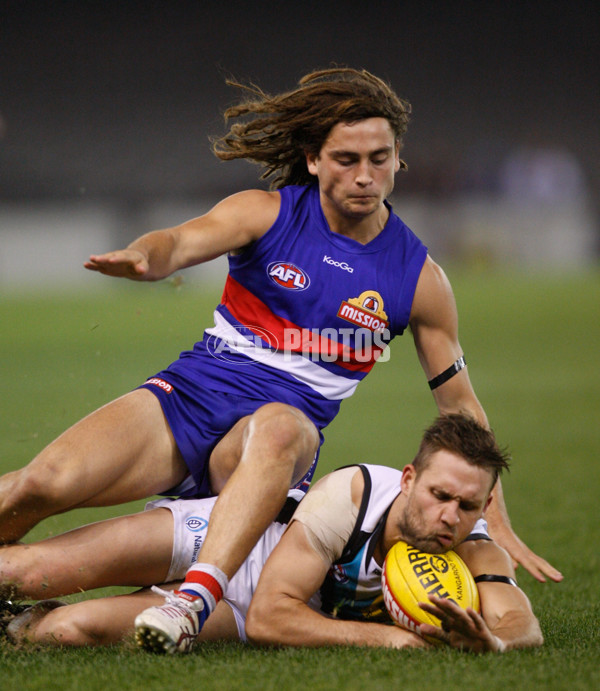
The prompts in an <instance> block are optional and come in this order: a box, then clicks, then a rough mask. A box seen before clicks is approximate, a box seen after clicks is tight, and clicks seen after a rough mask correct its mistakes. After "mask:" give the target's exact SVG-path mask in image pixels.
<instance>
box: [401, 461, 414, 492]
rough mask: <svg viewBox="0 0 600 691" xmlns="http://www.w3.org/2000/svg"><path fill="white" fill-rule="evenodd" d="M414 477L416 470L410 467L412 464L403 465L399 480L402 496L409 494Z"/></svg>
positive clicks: (412, 466)
mask: <svg viewBox="0 0 600 691" xmlns="http://www.w3.org/2000/svg"><path fill="white" fill-rule="evenodd" d="M416 477H417V470H416V468H415V466H414V465H412V463H409V464H408V465H405V466H404V468H403V469H402V478H401V479H400V489H401V490H402V493H403V494H407V493H409V492H410V489H411V487H412V486H413V484H414V482H415V479H416Z"/></svg>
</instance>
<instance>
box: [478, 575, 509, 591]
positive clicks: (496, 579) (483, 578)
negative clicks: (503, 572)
mask: <svg viewBox="0 0 600 691" xmlns="http://www.w3.org/2000/svg"><path fill="white" fill-rule="evenodd" d="M474 580H475V583H482V582H483V583H507V584H508V585H514V586H515V588H518V587H519V586H518V585H517V582H516V581H515V579H514V578H511V577H510V576H497V575H494V574H490V573H482V574H481V575H480V576H475V579H474Z"/></svg>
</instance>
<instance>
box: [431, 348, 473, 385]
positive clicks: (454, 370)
mask: <svg viewBox="0 0 600 691" xmlns="http://www.w3.org/2000/svg"><path fill="white" fill-rule="evenodd" d="M466 366H467V361H466V360H465V356H464V355H461V356H460V357H459V358H458V360H457V361H456V362H455V363H454V364H453V365H450V367H448V369H447V370H444V371H443V372H442V373H441V374H438V375H437V377H434V378H433V379H430V380H429V382H428V384H429V388H430V389H431V390H432V391H433V390H434V389H437V387H438V386H441V385H442V384H444V383H445V382H447V381H448V379H452V377H453V376H454V375H455V374H458V373H459V372H460V371H461V369H463V368H464V367H466Z"/></svg>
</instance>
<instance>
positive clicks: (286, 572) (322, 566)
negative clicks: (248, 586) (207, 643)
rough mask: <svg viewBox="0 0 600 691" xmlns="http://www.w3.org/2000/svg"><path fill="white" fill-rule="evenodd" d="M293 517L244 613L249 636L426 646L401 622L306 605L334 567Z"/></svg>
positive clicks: (263, 641) (271, 641)
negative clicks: (339, 615)
mask: <svg viewBox="0 0 600 691" xmlns="http://www.w3.org/2000/svg"><path fill="white" fill-rule="evenodd" d="M305 530H306V528H305V526H304V525H302V524H301V523H299V522H293V523H292V524H291V526H290V527H289V528H288V530H287V532H286V533H285V534H284V536H283V538H282V539H281V541H280V542H279V544H278V545H277V547H276V548H275V550H274V551H273V553H272V554H271V556H270V557H269V559H268V560H267V563H266V564H265V567H264V569H263V571H262V573H261V576H260V580H259V583H258V586H257V589H256V592H255V593H254V596H253V598H252V603H251V605H250V609H249V610H248V616H247V618H246V634H247V636H248V640H250V641H251V642H253V643H255V644H258V645H292V646H308V647H318V646H326V645H360V646H373V647H391V648H405V647H426V646H428V644H427V643H426V642H425V641H423V640H422V639H420V638H419V637H418V636H417V635H415V634H413V633H411V632H409V631H405V630H403V629H401V628H399V627H398V626H387V625H385V624H375V623H364V622H357V621H342V620H340V619H330V618H329V617H325V616H324V615H322V614H320V613H319V612H316V611H314V610H313V609H311V608H310V607H309V606H308V604H307V603H308V601H309V600H310V598H311V597H312V596H313V595H314V594H315V593H316V592H317V590H318V589H319V587H320V585H321V583H322V582H323V579H324V578H325V575H326V573H327V571H328V569H329V567H330V564H328V563H326V562H325V560H324V559H323V557H322V556H321V555H320V554H318V553H317V552H316V551H315V549H314V548H313V547H312V546H311V545H310V543H309V541H308V539H307V537H306V534H305Z"/></svg>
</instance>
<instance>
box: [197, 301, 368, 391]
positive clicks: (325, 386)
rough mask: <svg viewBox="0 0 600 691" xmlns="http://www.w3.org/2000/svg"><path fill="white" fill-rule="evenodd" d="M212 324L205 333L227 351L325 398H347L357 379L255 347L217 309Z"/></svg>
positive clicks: (303, 360) (291, 355) (310, 362)
mask: <svg viewBox="0 0 600 691" xmlns="http://www.w3.org/2000/svg"><path fill="white" fill-rule="evenodd" d="M214 316H215V326H214V327H212V328H210V329H207V330H206V333H207V334H209V335H211V336H213V337H215V338H217V339H221V340H222V341H225V343H227V347H228V348H229V349H230V350H233V351H235V352H236V353H239V354H240V355H244V356H245V357H248V358H250V359H252V360H254V361H255V362H261V363H263V364H265V365H268V366H269V367H271V368H272V369H276V370H280V371H283V372H287V373H288V374H289V375H290V376H292V377H294V379H297V380H298V381H300V382H301V383H303V384H305V385H306V386H308V387H310V388H311V389H313V390H314V391H316V392H317V393H319V394H320V395H321V396H323V397H324V398H326V399H328V400H340V399H343V398H349V397H350V396H352V394H353V393H354V391H355V389H356V387H357V386H358V384H359V382H360V379H349V378H347V377H343V376H340V375H339V374H334V373H333V372H330V371H329V370H328V369H326V368H325V367H321V366H320V365H318V364H317V363H316V362H312V361H311V360H309V359H308V358H305V357H302V356H301V355H297V354H296V353H290V352H283V351H273V350H269V349H268V348H259V347H257V346H256V344H255V343H253V342H252V341H251V340H250V339H248V338H245V336H243V335H242V334H240V332H239V331H238V330H237V329H236V328H235V327H234V326H232V325H231V324H230V323H229V322H228V321H227V320H226V319H225V317H223V316H222V314H221V313H220V312H217V311H215V315H214Z"/></svg>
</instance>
